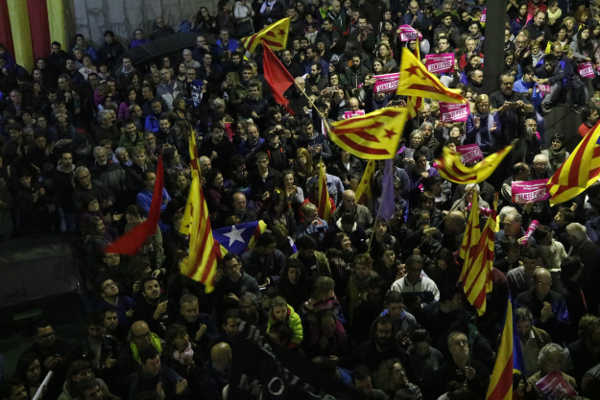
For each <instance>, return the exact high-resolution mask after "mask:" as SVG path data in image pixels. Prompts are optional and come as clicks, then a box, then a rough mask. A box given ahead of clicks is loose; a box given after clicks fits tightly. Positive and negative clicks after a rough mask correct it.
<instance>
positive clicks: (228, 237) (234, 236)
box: [213, 220, 267, 254]
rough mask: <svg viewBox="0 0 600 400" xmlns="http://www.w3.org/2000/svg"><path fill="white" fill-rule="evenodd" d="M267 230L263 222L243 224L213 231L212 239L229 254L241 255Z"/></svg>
mask: <svg viewBox="0 0 600 400" xmlns="http://www.w3.org/2000/svg"><path fill="white" fill-rule="evenodd" d="M265 229H267V224H265V222H264V221H262V220H260V221H252V222H244V223H242V224H237V225H231V226H225V227H223V228H219V229H214V230H213V237H214V238H215V239H216V240H217V242H219V243H220V244H221V246H223V247H224V248H225V249H226V250H227V251H228V252H229V253H233V254H242V253H243V252H244V251H246V249H251V248H253V247H254V244H255V242H256V239H258V237H259V236H260V235H261V234H262V233H263V232H264V231H265Z"/></svg>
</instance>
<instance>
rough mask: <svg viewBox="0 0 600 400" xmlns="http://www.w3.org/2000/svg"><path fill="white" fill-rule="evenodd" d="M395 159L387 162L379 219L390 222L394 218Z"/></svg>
mask: <svg viewBox="0 0 600 400" xmlns="http://www.w3.org/2000/svg"><path fill="white" fill-rule="evenodd" d="M394 211H395V206H394V159H393V158H388V159H387V160H385V170H384V171H383V179H382V181H381V202H380V203H379V210H378V212H377V217H378V218H381V219H383V220H384V221H389V220H390V219H392V217H393V216H394Z"/></svg>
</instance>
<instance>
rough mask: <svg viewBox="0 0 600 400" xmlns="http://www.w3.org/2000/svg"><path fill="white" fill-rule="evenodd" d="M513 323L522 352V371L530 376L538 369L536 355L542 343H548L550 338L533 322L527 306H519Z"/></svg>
mask: <svg viewBox="0 0 600 400" xmlns="http://www.w3.org/2000/svg"><path fill="white" fill-rule="evenodd" d="M515 323H516V325H517V333H518V334H519V341H520V344H521V353H522V354H523V364H524V365H523V367H524V371H523V373H524V374H525V376H530V375H532V374H533V373H534V372H536V371H537V370H538V369H539V366H538V355H539V353H540V350H541V349H542V347H544V345H546V344H548V343H550V341H551V340H552V338H551V337H550V334H549V333H548V332H546V331H545V330H543V329H541V328H538V327H537V326H535V325H534V323H533V314H531V311H529V309H528V308H527V307H519V308H517V310H516V312H515Z"/></svg>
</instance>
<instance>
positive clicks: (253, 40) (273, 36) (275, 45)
mask: <svg viewBox="0 0 600 400" xmlns="http://www.w3.org/2000/svg"><path fill="white" fill-rule="evenodd" d="M289 31H290V18H289V17H288V18H283V19H280V20H279V21H277V22H274V23H272V24H271V25H269V26H267V27H265V28H263V29H261V30H260V31H258V32H256V33H254V34H252V35H250V36H246V37H243V38H242V39H241V40H242V44H243V45H244V47H245V48H246V50H248V51H249V52H250V53H253V52H254V49H256V46H258V45H259V44H262V45H263V46H264V45H267V46H269V47H270V48H271V50H275V51H277V50H283V49H285V48H286V46H287V39H288V33H289Z"/></svg>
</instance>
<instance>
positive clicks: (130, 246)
mask: <svg viewBox="0 0 600 400" xmlns="http://www.w3.org/2000/svg"><path fill="white" fill-rule="evenodd" d="M162 190H163V161H162V155H161V156H159V157H158V164H157V165H156V181H154V191H153V192H152V203H151V204H150V211H149V212H148V218H146V219H145V220H144V221H143V222H140V223H139V224H137V225H136V226H134V227H133V228H132V229H131V230H129V231H128V232H126V233H125V234H124V235H123V236H121V237H120V238H118V239H117V240H115V241H114V242H112V243H110V244H109V245H108V246H106V248H105V249H104V252H105V253H118V254H127V255H130V256H132V255H134V254H135V253H137V251H138V250H139V249H140V247H142V245H143V244H144V242H145V241H146V239H147V238H148V236H150V235H153V234H154V232H156V225H157V224H158V219H159V217H160V206H161V204H162Z"/></svg>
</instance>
